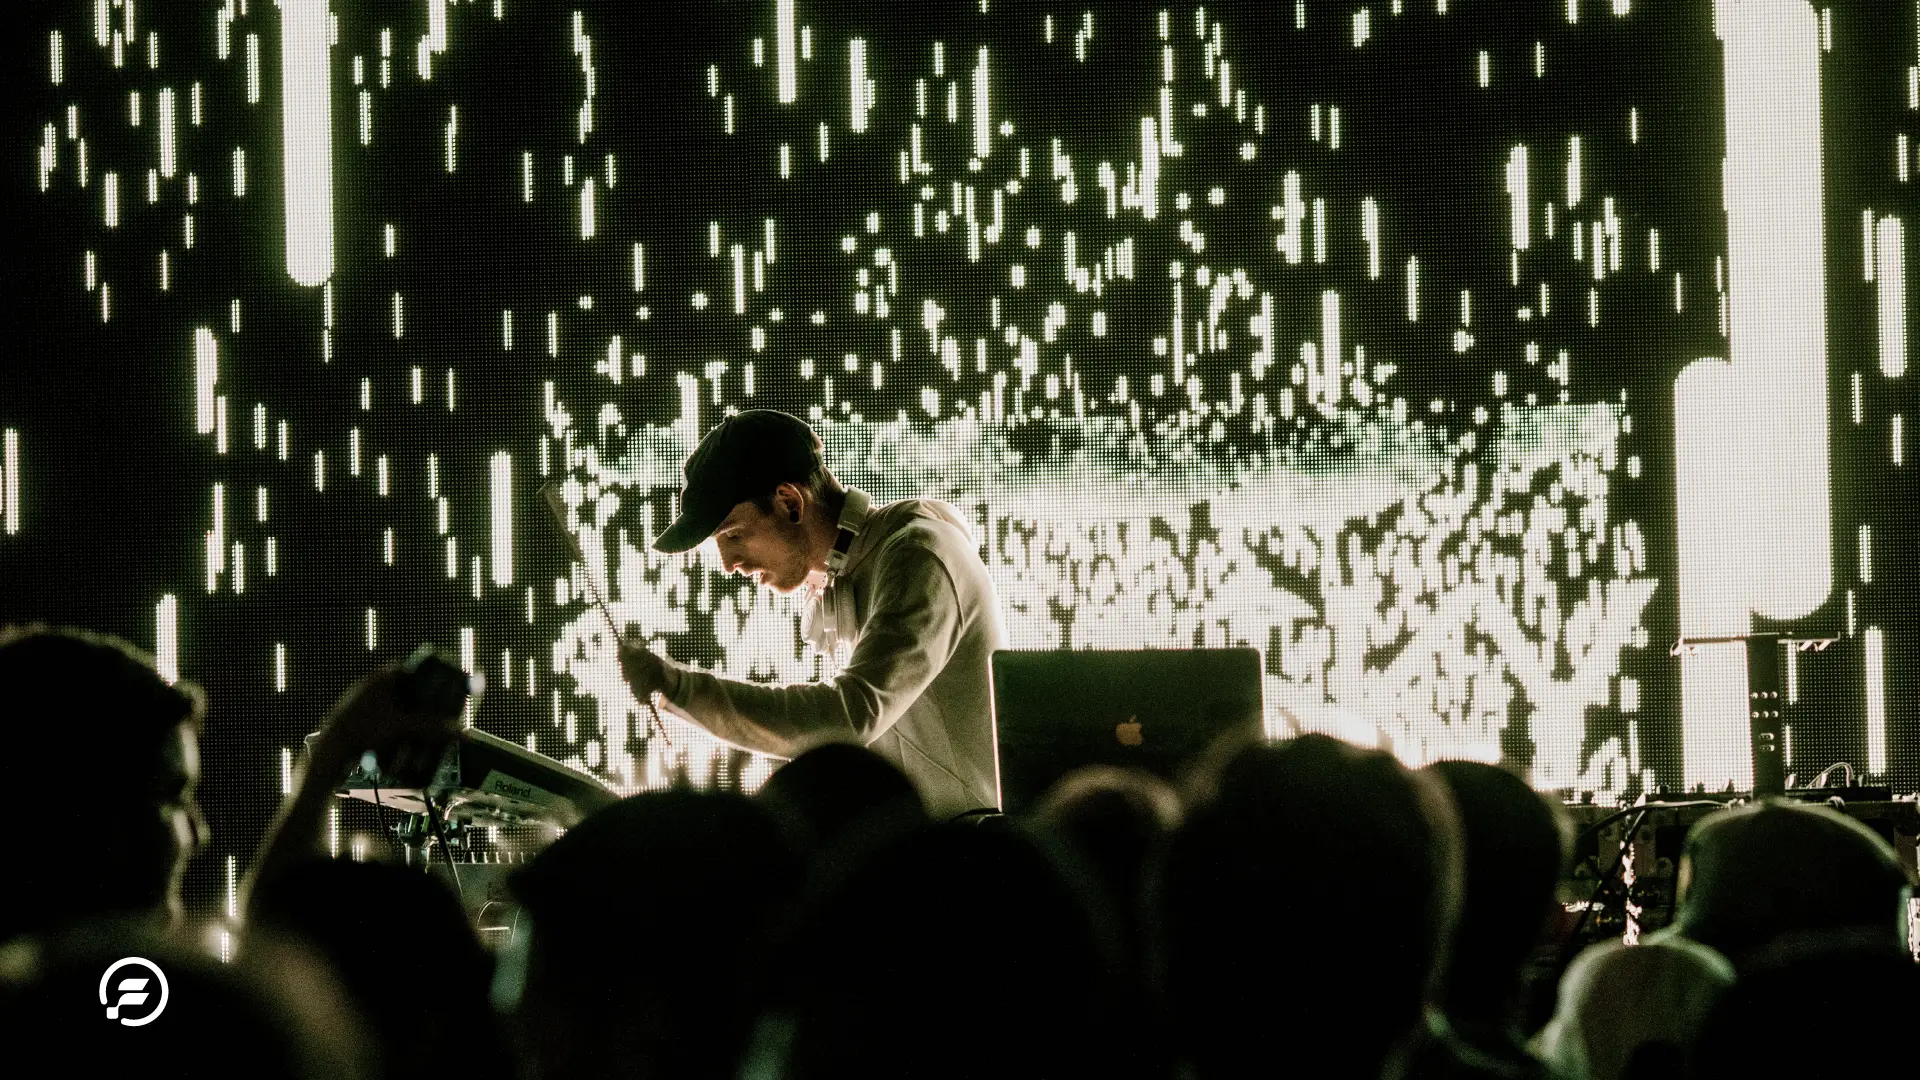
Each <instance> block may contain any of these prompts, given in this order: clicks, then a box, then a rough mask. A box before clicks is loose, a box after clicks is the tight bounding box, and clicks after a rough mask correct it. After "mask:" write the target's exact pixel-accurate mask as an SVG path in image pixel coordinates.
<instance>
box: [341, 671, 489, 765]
mask: <svg viewBox="0 0 1920 1080" xmlns="http://www.w3.org/2000/svg"><path fill="white" fill-rule="evenodd" d="M400 678H401V675H400V672H399V671H398V670H397V669H395V668H390V667H389V668H382V669H381V670H379V671H376V672H374V673H373V674H371V675H369V676H367V677H366V678H364V679H361V680H360V681H359V682H357V683H355V684H354V685H353V686H351V687H349V688H348V689H347V692H346V693H344V694H342V695H340V700H339V701H337V702H335V703H334V706H333V710H332V711H331V712H330V713H328V714H327V722H326V724H325V725H324V726H323V727H322V728H321V729H320V737H319V738H318V739H317V740H315V742H314V746H313V758H312V762H311V767H312V769H313V770H315V771H321V772H325V773H326V774H327V775H328V780H327V781H326V782H328V783H329V784H331V783H334V782H337V781H338V780H340V779H343V778H344V777H345V776H346V774H347V772H349V771H351V770H352V768H353V764H354V763H355V762H357V761H359V760H360V756H361V755H362V754H364V753H366V752H367V751H369V750H371V751H373V752H374V755H375V756H376V757H377V758H378V759H379V762H380V768H381V770H382V771H383V772H385V773H386V774H387V775H389V776H391V777H393V778H394V779H395V780H397V781H401V782H403V783H413V782H424V781H425V780H427V779H429V778H430V776H431V774H432V771H433V769H434V768H435V767H436V766H437V765H438V764H439V761H440V756H441V755H442V754H443V753H445V751H446V748H447V744H448V743H449V742H451V741H452V740H453V738H454V737H455V736H456V735H458V734H459V731H460V716H459V714H458V713H453V714H448V715H441V714H438V713H431V712H421V711H416V710H413V709H408V708H405V707H403V706H402V705H401V704H400V699H399V696H398V695H397V693H396V689H397V686H398V683H399V681H400Z"/></svg>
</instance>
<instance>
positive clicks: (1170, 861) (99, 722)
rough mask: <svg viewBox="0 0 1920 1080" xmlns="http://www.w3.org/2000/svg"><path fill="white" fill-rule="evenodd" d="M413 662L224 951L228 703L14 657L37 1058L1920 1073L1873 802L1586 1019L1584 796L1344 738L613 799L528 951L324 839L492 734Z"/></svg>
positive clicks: (1773, 832) (395, 1068) (72, 656)
mask: <svg viewBox="0 0 1920 1080" xmlns="http://www.w3.org/2000/svg"><path fill="white" fill-rule="evenodd" d="M392 675H393V673H392V672H390V671H384V672H379V673H375V674H374V675H372V676H370V677H369V678H367V679H366V680H363V681H362V682H360V683H358V684H356V685H355V686H354V687H351V688H349V689H348V690H347V691H346V693H345V694H344V695H343V696H342V698H341V701H340V703H339V705H338V706H336V708H335V710H334V712H333V713H332V714H331V715H330V717H329V718H328V721H327V724H326V727H325V728H324V729H323V731H322V733H321V736H320V738H319V739H317V740H315V741H314V744H313V747H312V751H311V755H310V759H309V761H308V763H307V764H306V767H305V768H304V770H303V776H302V779H301V781H300V783H299V785H298V787H297V790H296V791H295V792H294V794H293V795H291V796H290V797H289V798H288V800H287V804H286V806H285V807H284V808H283V810H282V813H281V816H280V818H279V819H278V821H277V822H276V824H275V825H274V827H273V829H272V830H271V832H270V833H269V835H268V837H267V838H266V840H265V841H264V842H263V844H262V847H261V851H260V853H259V855H258V857H257V858H256V860H255V861H254V865H253V866H252V868H251V870H250V872H249V874H248V880H247V883H246V888H245V905H244V911H243V913H242V914H243V918H242V920H241V927H240V932H239V937H238V940H237V944H236V948H235V951H234V955H233V956H232V957H231V960H232V962H231V963H221V962H220V961H219V960H218V959H216V958H211V957H208V956H205V955H204V954H203V953H202V951H201V950H200V949H198V948H196V947H195V946H194V945H193V944H192V943H191V942H189V941H187V940H185V939H184V937H183V935H182V933H181V931H180V930H179V929H178V924H179V895H178V894H179V887H180V880H181V874H182V872H183V869H184V867H185V864H186V861H187V859H188V858H190V857H191V855H192V854H193V852H194V851H195V849H196V848H197V846H198V845H200V844H201V843H203V842H204V835H205V827H204V824H203V823H202V821H201V818H200V816H199V811H198V809H197V807H196V804H195V792H194V787H195V783H196V781H197V778H198V748H197V743H196V734H197V731H198V727H199V724H200V722H201V718H202V716H203V714H204V713H205V711H206V710H207V708H208V707H209V706H208V704H207V703H206V702H205V701H204V700H203V699H202V697H201V696H200V694H199V693H198V691H196V690H194V689H193V688H192V687H191V686H189V685H187V684H185V683H173V684H169V683H168V682H167V681H165V680H163V679H162V678H161V677H160V676H159V675H158V674H157V673H156V672H155V670H154V667H153V663H152V660H151V658H150V657H147V656H145V655H144V654H142V653H141V652H139V651H138V650H137V649H135V648H133V647H131V646H129V645H127V644H126V643H125V642H122V641H118V640H116V639H113V638H109V637H105V636H101V635H94V634H88V633H84V632H79V631H71V630H59V629H50V628H46V627H16V628H12V629H9V630H6V631H4V632H0V693H3V694H4V700H6V701H7V702H8V703H9V706H10V708H11V710H12V722H10V723H9V724H7V729H8V731H9V733H10V737H11V738H12V739H13V740H14V743H13V745H14V746H15V747H23V748H24V749H25V751H26V753H25V754H24V755H23V756H22V757H21V758H20V759H19V760H20V761H21V762H22V765H21V767H19V768H17V769H16V770H15V775H16V777H18V776H25V777H26V779H25V781H24V782H25V784H26V791H25V792H24V794H25V796H26V799H25V803H24V804H25V805H36V806H42V805H54V804H55V803H56V801H57V805H58V806H59V807H60V808H61V809H60V813H61V814H62V815H63V817H62V822H63V825H64V826H71V827H63V828H60V829H35V830H23V831H21V832H20V833H19V834H18V836H17V838H16V845H15V846H16V856H15V860H14V862H15V867H16V872H15V874H14V876H13V877H12V880H11V882H10V883H9V884H8V886H7V887H6V888H4V889H0V1032H4V1045H6V1046H7V1048H8V1050H9V1054H10V1057H11V1058H12V1060H14V1061H15V1062H41V1063H44V1064H42V1065H40V1066H38V1067H39V1068H41V1069H43V1070H44V1071H46V1072H47V1073H49V1074H52V1073H54V1072H58V1073H59V1074H62V1075H82V1076H91V1075H100V1076H105V1075H115V1074H119V1073H122V1072H124V1073H126V1074H128V1075H135V1074H138V1075H146V1076H170V1075H189V1074H191V1075H196V1076H197V1075H228V1074H233V1075H240V1074H245V1075H248V1076H254V1077H267V1078H277V1077H303V1078H304V1077H345V1078H348V1080H379V1078H383V1077H396V1078H397V1077H418V1076H422V1075H429V1074H431V1073H432V1072H433V1071H436V1070H438V1071H441V1072H442V1073H443V1074H445V1075H458V1076H474V1075H484V1076H492V1077H506V1078H524V1080H588V1078H602V1077H609V1078H610V1077H642V1078H662V1080H682V1078H685V1080H733V1078H739V1080H776V1078H791V1080H827V1078H836V1080H837V1078H848V1080H864V1078H869V1077H871V1078H880V1077H904V1078H915V1077H928V1078H939V1080H948V1078H951V1080H960V1078H974V1077H980V1078H986V1077H1012V1078H1033V1080H1040V1078H1055V1077H1102V1078H1129V1080H1130V1078H1138V1080H1176V1078H1180V1080H1185V1078H1194V1080H1215V1078H1220V1080H1225V1078H1244V1077H1258V1076H1302V1077H1306V1076H1311V1077H1330V1078H1344V1077H1351V1078H1356V1080H1358V1078H1400V1077H1412V1078H1419V1077H1447V1078H1454V1077H1524V1078H1560V1080H1588V1078H1591V1080H1616V1078H1632V1080H1655V1078H1675V1080H1679V1078H1699V1080H1710V1078H1718V1077H1741V1078H1743V1080H1750V1078H1753V1077H1765V1076H1796V1077H1801V1076H1822V1075H1833V1076H1839V1075H1853V1074H1855V1073H1856V1072H1859V1073H1861V1074H1863V1075H1864V1074H1867V1073H1870V1072H1873V1071H1874V1070H1876V1069H1880V1068H1882V1067H1884V1066H1899V1065H1900V1063H1902V1062H1904V1063H1905V1067H1906V1068H1908V1069H1911V1067H1912V1065H1913V1064H1914V1062H1915V1061H1916V1060H1917V1059H1916V1058H1915V1056H1914V1053H1915V1052H1914V1050H1913V1045H1912V1040H1913V1024H1914V1020H1915V1018H1916V1017H1920V967H1916V965H1915V963H1914V960H1913V957H1912V955H1911V954H1910V952H1908V942H1907V939H1906V929H1905V918H1906V913H1907V908H1908V904H1909V899H1910V897H1911V894H1912V886H1913V882H1912V881H1911V879H1910V877H1909V875H1908V872H1907V871H1906V870H1905V869H1904V868H1903V866H1902V865H1901V863H1900V862H1899V860H1898V859H1897V858H1896V856H1895V854H1894V852H1893V850H1892V848H1891V847H1890V846H1889V845H1888V843H1887V842H1886V841H1885V840H1884V839H1882V838H1881V837H1880V836H1879V835H1878V834H1876V833H1874V832H1873V831H1872V830H1870V829H1868V828H1866V827H1864V826H1862V825H1860V824H1859V823H1857V822H1855V821H1853V820H1852V819H1850V818H1848V817H1847V816H1845V815H1844V814H1842V813H1839V812H1837V811H1835V810H1833V809H1831V808H1829V807H1826V806H1816V805H1800V804H1794V803H1786V802H1761V803H1753V804H1748V805H1744V806H1740V807H1736V808H1733V809H1729V810H1727V811H1724V812H1716V813H1714V814H1712V815H1710V816H1708V817H1707V818H1706V819H1704V820H1702V821H1701V822H1700V823H1699V824H1698V825H1696V826H1695V827H1694V828H1693V829H1692V831H1691V832H1690V833H1689V835H1688V838H1687V843H1686V850H1685V853H1684V855H1683V857H1682V860H1681V866H1680V875H1681V878H1682V884H1683V892H1682V894H1681V897H1680V899H1679V902H1678V907H1677V910H1676V913H1675V918H1674V921H1673V924H1672V926H1671V927H1669V928H1667V929H1665V930H1662V931H1660V932H1658V933H1656V934H1653V935H1650V936H1649V937H1648V938H1647V939H1646V940H1645V941H1644V942H1642V943H1640V944H1636V945H1627V944H1624V943H1622V942H1619V941H1610V942H1603V943H1601V944H1598V945H1594V946H1592V947H1590V948H1588V949H1586V950H1585V951H1583V952H1581V953H1580V954H1579V955H1578V956H1577V957H1575V958H1574V959H1573V961H1572V963H1571V964H1570V965H1569V966H1567V967H1566V968H1565V970H1564V972H1563V973H1562V972H1558V971H1556V972H1552V973H1551V975H1552V976H1553V977H1552V978H1551V979H1550V980H1549V981H1548V982H1547V983H1546V986H1547V987H1548V988H1549V991H1551V989H1552V988H1553V987H1554V986H1555V985H1556V984H1557V991H1558V996H1557V999H1556V1000H1554V1001H1552V1002H1551V1003H1550V1005H1549V1003H1547V1002H1545V1001H1544V1000H1542V1001H1539V1002H1535V1001H1532V1000H1530V992H1531V991H1532V990H1533V989H1535V988H1536V986H1537V982H1538V980H1535V979H1531V978H1530V973H1531V972H1532V971H1533V969H1534V966H1535V965H1536V962H1537V958H1538V957H1539V956H1541V955H1542V954H1543V953H1550V952H1552V951H1553V949H1554V946H1555V945H1556V944H1557V942H1556V935H1563V934H1564V933H1565V930H1566V925H1565V920H1564V919H1561V918H1556V917H1555V915H1556V913H1559V912H1563V911H1564V908H1563V906H1562V904H1561V902H1560V897H1559V894H1558V887H1559V883H1560V882H1561V880H1562V878H1563V876H1564V874H1565V871H1566V868H1567V863H1568V857H1569V852H1570V850H1571V840H1572V830H1571V828H1570V826H1569V822H1568V818H1567V816H1566V813H1565V811H1564V810H1563V809H1562V808H1561V807H1560V806H1559V805H1558V804H1556V803H1554V802H1552V801H1549V800H1548V799H1545V798H1543V797H1542V796H1541V795H1539V794H1537V793H1535V792H1534V791H1533V790H1531V789H1530V788H1529V787H1528V786H1527V784H1526V783H1525V782H1524V781H1523V780H1521V779H1520V778H1518V777H1516V776H1514V775H1513V774H1511V773H1509V772H1506V771H1503V770H1502V769H1500V768H1497V767H1494V766H1491V765H1485V764H1478V763H1472V762H1452V761H1448V762H1439V763H1435V764H1433V765H1430V766H1428V767H1426V768H1424V769H1418V770H1412V769H1408V768H1406V767H1404V766H1402V765H1401V764H1400V763H1399V762H1398V761H1396V760H1395V759H1394V758H1393V757H1392V756H1391V755H1389V754H1386V753H1384V752H1381V751H1377V750H1369V749H1362V748H1357V747H1354V746H1351V745H1348V744H1346V743H1343V742H1339V741H1336V740H1334V739H1331V738H1327V737H1324V736H1318V735H1304V736H1300V737H1297V738H1293V739H1290V740H1288V741H1285V742H1264V741H1258V740H1249V739H1236V740H1232V741H1229V742H1226V743H1223V744H1221V745H1219V746H1216V747H1215V748H1214V749H1213V750H1212V751H1211V752H1210V753H1209V755H1208V756H1207V757H1206V758H1205V759H1203V760H1201V761H1199V762H1196V763H1194V766H1193V770H1192V774H1191V775H1190V776H1189V777H1187V778H1186V780H1185V781H1184V782H1183V784H1182V786H1181V787H1180V788H1179V789H1176V788H1175V787H1173V786H1171V785H1169V784H1168V783H1167V782H1165V781H1163V780H1160V779H1158V778H1156V777H1152V776H1149V775H1146V774H1141V773H1134V772H1128V771H1125V770H1117V769H1111V768H1102V769H1089V770H1086V771H1083V772H1081V773H1077V774H1074V775H1072V776H1070V777H1069V778H1068V779H1066V780H1065V781H1063V782H1062V783H1061V784H1060V785H1059V786H1058V787H1057V788H1055V789H1054V790H1053V791H1052V792H1050V793H1049V794H1048V795H1047V797H1046V798H1045V799H1043V800H1042V801H1041V803H1040V805H1039V807H1038V809H1037V810H1036V811H1035V812H1034V813H1033V814H1032V815H1031V816H1029V817H1026V818H1002V817H999V816H994V815H987V816H978V815H976V816H972V817H967V818H963V819H960V820H957V821H949V822H941V821H932V820H929V818H928V816H927V814H926V812H925V811H924V810H923V809H922V807H921V804H920V802H919V800H918V798H917V796H916V794H915V792H914V789H913V787H912V785H911V783H910V782H909V781H908V780H907V779H906V777H904V776H903V775H901V774H900V773H899V772H898V771H897V770H896V769H895V768H894V767H893V766H892V765H890V764H888V763H887V762H886V761H884V760H883V759H881V758H880V757H878V756H877V755H874V754H872V753H870V752H869V751H867V750H865V749H864V748H861V747H858V746H854V745H850V744H840V743H832V744H826V745H822V746H819V747H817V748H814V749H812V750H809V751H808V752H806V753H804V754H802V755H800V756H799V757H797V758H795V759H794V760H793V761H792V762H791V763H790V764H787V765H784V766H783V767H782V768H780V769H779V770H777V771H776V772H775V773H774V774H773V776H772V778H771V779H770V780H768V781H767V783H766V784H765V785H764V786H763V787H762V788H761V789H760V790H759V791H758V792H757V793H756V794H755V795H753V796H752V797H747V796H742V795H738V794H729V793H715V792H701V791H694V790H688V789H674V790H666V791H659V792H650V793H646V794H641V795H635V796H631V797H629V798H626V799H623V800H621V801H619V802H618V803H616V804H614V805H613V806H611V807H608V808H606V809H604V810H601V811H599V812H597V813H593V814H591V815H589V816H588V817H586V818H585V819H584V820H582V821H581V822H579V823H578V824H577V825H575V826H574V827H572V828H570V829H567V830H566V831H565V833H564V835H562V836H560V837H559V839H557V840H556V841H555V842H553V843H552V844H551V845H550V846H548V847H546V848H545V849H544V850H542V851H541V852H540V853H539V854H538V855H537V856H535V857H534V858H532V859H531V860H530V861H528V862H527V863H526V864H525V865H523V866H521V867H518V868H517V869H516V870H515V871H514V873H513V874H512V876H511V878H510V879H509V881H510V888H511V892H512V894H513V899H514V901H515V903H516V905H517V908H518V915H517V917H516V919H515V921H514V931H513V933H512V934H511V935H510V937H509V938H508V939H507V940H506V941H505V942H504V943H501V944H499V946H498V947H497V948H492V949H490V948H488V947H485V946H483V945H482V943H481V941H480V939H479V938H478V937H477V936H476V934H475V931H474V929H473V928H472V926H471V925H470V924H469V921H468V919H467V917H466V915H465V913H464V912H463V910H462V907H461V905H460V903H459V902H458V901H457V900H456V898H455V897H454V895H453V894H452V893H451V892H450V891H449V890H448V889H447V887H446V886H444V885H443V884H442V883H441V881H440V879H439V878H437V877H434V876H431V875H429V874H427V873H424V872H422V870H421V869H420V868H419V867H418V866H413V867H408V866H403V865H399V864H396V863H392V862H380V861H377V860H376V861H368V862H355V861H352V860H336V859H332V858H328V857H327V855H326V851H325V848H324V847H323V844H322V835H321V833H322V831H323V830H322V825H321V820H322V819H321V816H320V813H319V808H322V807H324V806H325V805H327V800H329V799H330V798H331V797H332V796H331V791H332V789H333V787H334V786H335V785H336V784H337V783H338V781H339V779H340V775H339V770H340V769H342V768H343V767H346V763H350V762H352V761H356V760H358V759H359V757H360V755H362V754H365V753H367V752H373V753H374V754H376V755H377V756H379V757H380V759H381V761H382V762H383V763H385V764H390V765H392V766H393V767H395V768H398V769H401V770H402V771H404V770H406V769H408V768H413V769H417V768H419V767H420V764H421V762H423V761H426V760H428V759H429V758H430V757H431V748H432V747H433V746H434V744H435V740H436V739H440V738H444V737H446V735H448V734H449V733H450V732H451V730H452V728H453V725H455V724H456V723H457V720H456V718H454V717H451V716H434V715H423V714H420V713H417V712H414V711H410V710H409V709H406V708H402V707H401V706H400V705H399V704H398V703H397V702H396V700H395V697H394V685H393V681H392ZM212 707H213V708H216V709H217V708H218V703H214V704H213V706H212ZM76 725H84V727H85V728H86V730H88V731H89V732H91V733H92V734H93V736H94V738H95V745H96V746H97V747H98V748H99V752H98V754H97V755H96V760H97V765H96V767H95V771H94V772H92V774H91V775H89V776H88V777H86V778H85V780H84V785H85V788H86V790H85V791H84V792H83V793H81V796H82V797H73V796H72V794H71V793H70V792H68V791H67V790H66V788H68V787H71V786H72V784H73V783H74V781H73V780H71V779H70V778H68V776H67V770H62V769H56V768H52V767H49V765H50V763H52V762H56V761H58V760H59V758H60V755H61V750H60V749H59V747H60V745H61V744H63V743H64V742H65V741H66V740H68V739H70V738H71V733H72V731H73V730H74V728H75V726H76ZM23 847H24V850H21V849H22V848H23ZM689 928H698V932H689ZM129 955H137V956H141V957H145V958H147V959H149V960H151V961H154V962H156V963H158V964H159V965H161V966H162V967H164V969H165V970H166V972H167V973H168V975H169V977H170V980H171V998H170V1002H169V1005H168V1010H167V1014H166V1017H165V1019H164V1021H163V1022H159V1023H155V1024H152V1025H150V1026H148V1027H142V1028H127V1027H123V1026H119V1025H116V1024H112V1023H106V1022H103V1021H101V1020H100V1019H99V1017H98V1013H97V1011H96V1010H95V1009H94V1007H93V1002H94V1000H95V997H96V993H95V984H96V983H97V982H99V981H100V979H101V972H102V971H103V970H105V969H106V967H107V965H109V964H111V963H112V962H113V961H114V960H116V959H118V958H120V957H125V956H129ZM101 993H104V989H103V990H102V991H101ZM1535 996H1538V995H1535ZM1536 1005H1538V1006H1541V1007H1535V1006H1536ZM1549 1015H1550V1019H1549V1018H1547V1017H1548V1016H1549ZM1543 1019H1544V1020H1545V1023H1544V1026H1541V1020H1543Z"/></svg>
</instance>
